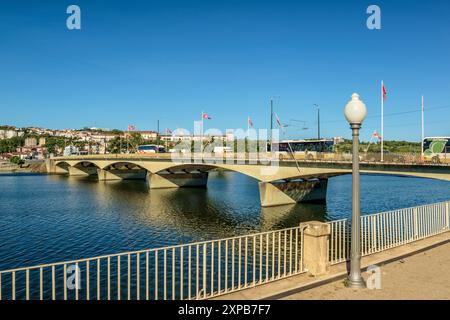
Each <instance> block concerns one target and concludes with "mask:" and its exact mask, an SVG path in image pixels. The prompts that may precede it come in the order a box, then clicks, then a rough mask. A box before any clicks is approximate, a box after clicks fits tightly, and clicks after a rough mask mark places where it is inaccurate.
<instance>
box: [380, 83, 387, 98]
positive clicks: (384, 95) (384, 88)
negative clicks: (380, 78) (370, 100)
mask: <svg viewBox="0 0 450 320" xmlns="http://www.w3.org/2000/svg"><path fill="white" fill-rule="evenodd" d="M381 92H382V93H383V100H384V101H386V98H387V91H386V87H385V86H384V82H383V83H382V84H381Z"/></svg>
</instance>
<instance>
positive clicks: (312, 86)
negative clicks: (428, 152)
mask: <svg viewBox="0 0 450 320" xmlns="http://www.w3.org/2000/svg"><path fill="white" fill-rule="evenodd" d="M70 4H77V5H79V6H80V8H81V27H82V29H81V30H72V31H71V30H68V29H67V27H66V19H67V17H68V14H66V8H67V6H68V5H70ZM370 4H377V5H379V6H380V8H381V23H382V29H381V30H369V29H367V27H366V19H367V17H368V14H366V9H367V7H368V6H369V5H370ZM449 12H450V2H449V1H447V0H442V1H438V0H436V1H406V0H405V1H402V0H395V1H380V0H378V1H374V2H373V3H372V1H370V2H369V1H362V0H358V1H345V0H341V1H323V0H318V1H292V2H290V1H282V0H277V1H264V0H258V1H243V0H241V1H212V0H210V1H197V0H185V1H171V0H164V1H132V0H127V1H124V0H120V1H106V0H105V1H93V0H89V1H84V0H71V1H64V0H53V1H52V0H46V1H24V0H2V1H1V3H0V46H1V47H0V48H1V50H0V110H1V113H0V124H11V125H16V126H42V127H50V128H80V127H84V126H96V127H104V128H119V129H126V127H127V125H128V124H133V125H135V126H136V127H137V129H141V130H144V129H156V120H157V119H159V120H160V123H161V131H163V130H165V128H171V129H172V130H173V129H174V128H176V127H183V128H187V129H192V128H193V121H194V120H199V118H200V115H201V111H202V110H204V111H206V112H207V113H208V114H209V115H210V116H211V117H212V118H213V119H212V120H208V121H207V127H208V128H212V127H214V128H218V129H221V130H223V131H225V129H229V128H246V126H247V123H246V122H247V116H250V117H251V118H252V120H253V122H254V124H255V127H257V128H267V127H268V126H269V116H270V111H269V98H270V96H279V98H278V99H277V100H276V101H275V112H276V113H277V114H278V116H279V117H280V119H281V120H282V121H283V122H284V123H286V124H292V125H295V126H296V127H295V126H291V127H288V128H287V129H286V133H285V137H286V138H287V137H289V138H309V137H315V136H316V131H317V127H316V111H315V108H314V107H313V104H314V103H317V104H319V105H320V108H321V119H322V124H321V129H322V135H323V136H328V137H332V136H344V137H349V136H350V130H349V129H348V125H347V123H346V121H345V119H344V117H343V108H344V105H345V104H346V102H347V101H348V99H349V98H350V95H351V94H352V93H353V92H358V93H359V94H360V95H361V98H362V99H363V100H364V101H365V103H366V105H367V107H368V118H367V120H366V122H365V123H364V126H363V131H362V138H363V139H364V140H367V139H368V138H370V135H371V134H372V133H373V131H374V130H378V131H379V130H380V81H381V80H384V81H385V84H386V88H387V90H388V98H387V102H386V106H385V113H386V117H385V139H386V140H390V139H408V140H417V141H418V140H420V101H421V95H422V94H424V95H425V103H426V108H429V109H428V110H427V111H426V135H429V136H430V135H433V136H436V135H450V125H449V124H450V20H449V19H448V14H449ZM291 119H296V120H301V121H306V127H308V129H307V130H303V129H302V128H301V127H303V125H302V124H301V123H299V122H292V121H291Z"/></svg>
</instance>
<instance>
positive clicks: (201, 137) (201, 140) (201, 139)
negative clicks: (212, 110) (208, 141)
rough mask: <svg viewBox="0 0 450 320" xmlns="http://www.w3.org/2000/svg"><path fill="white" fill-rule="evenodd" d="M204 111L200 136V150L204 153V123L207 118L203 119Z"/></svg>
mask: <svg viewBox="0 0 450 320" xmlns="http://www.w3.org/2000/svg"><path fill="white" fill-rule="evenodd" d="M203 114H204V111H202V135H201V136H200V152H201V153H203V124H204V122H205V120H204V119H203Z"/></svg>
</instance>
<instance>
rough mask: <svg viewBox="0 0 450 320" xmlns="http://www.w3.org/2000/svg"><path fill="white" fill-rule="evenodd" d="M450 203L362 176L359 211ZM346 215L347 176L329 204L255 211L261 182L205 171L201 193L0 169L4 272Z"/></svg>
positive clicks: (417, 188)
mask: <svg viewBox="0 0 450 320" xmlns="http://www.w3.org/2000/svg"><path fill="white" fill-rule="evenodd" d="M449 199H450V182H445V181H438V180H429V179H420V178H405V177H396V176H381V175H378V176H377V175H363V176H362V177H361V200H362V201H361V210H362V213H363V214H371V213H377V212H381V211H387V210H393V209H398V208H404V207H410V206H416V205H421V204H428V203H435V202H440V201H446V200H449ZM350 214H351V176H340V177H335V178H332V179H330V180H329V184H328V195H327V202H326V204H298V205H295V206H283V207H274V208H261V207H260V204H259V190H258V184H257V181H255V180H253V179H251V178H249V177H247V176H244V175H241V174H237V173H232V172H220V173H219V172H214V173H211V174H210V177H209V181H208V188H206V189H166V190H151V191H149V190H148V187H147V185H146V182H144V181H119V182H100V183H99V182H97V181H95V180H92V179H85V178H84V179H83V178H74V177H64V176H48V175H38V174H0V217H1V220H0V221H1V223H0V270H3V269H8V268H13V267H19V266H29V265H35V264H40V263H49V262H58V261H63V260H69V259H78V258H84V257H91V256H97V255H102V254H108V253H117V252H121V251H131V250H138V249H145V248H154V247H161V246H166V245H172V244H179V243H186V242H191V241H196V240H209V239H216V238H223V237H230V236H234V235H241V234H247V233H250V232H254V231H267V230H274V229H280V228H284V227H291V226H296V225H298V224H299V223H300V222H302V221H308V220H321V221H327V220H335V219H340V218H347V217H349V216H350Z"/></svg>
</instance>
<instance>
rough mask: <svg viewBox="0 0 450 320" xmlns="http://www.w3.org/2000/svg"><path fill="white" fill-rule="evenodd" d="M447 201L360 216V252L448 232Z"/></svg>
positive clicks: (364, 253) (372, 251) (387, 247)
mask: <svg viewBox="0 0 450 320" xmlns="http://www.w3.org/2000/svg"><path fill="white" fill-rule="evenodd" d="M449 203H450V202H442V203H436V204H430V205H424V206H420V207H414V208H406V209H400V210H394V211H389V212H383V213H378V214H374V215H369V216H363V217H361V231H362V232H361V252H362V255H363V256H365V255H369V254H372V253H376V252H380V251H384V250H387V249H391V248H394V247H397V246H401V245H403V244H407V243H410V242H413V241H417V240H420V239H424V238H427V237H431V236H434V235H437V234H439V233H443V232H446V231H448V230H449Z"/></svg>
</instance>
